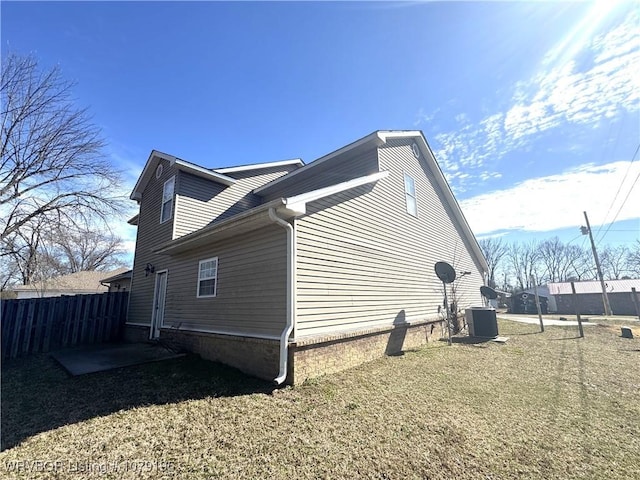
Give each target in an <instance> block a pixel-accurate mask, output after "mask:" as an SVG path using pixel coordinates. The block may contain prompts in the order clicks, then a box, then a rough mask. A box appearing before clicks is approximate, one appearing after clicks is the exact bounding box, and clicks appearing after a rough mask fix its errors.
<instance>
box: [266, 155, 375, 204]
mask: <svg viewBox="0 0 640 480" xmlns="http://www.w3.org/2000/svg"><path fill="white" fill-rule="evenodd" d="M310 165H313V164H310ZM379 171H380V170H379V167H378V155H377V153H376V149H375V148H372V149H371V150H369V151H366V152H364V153H361V154H359V155H356V156H355V157H352V158H349V159H348V161H347V160H346V159H345V157H343V156H339V157H335V158H332V159H330V160H327V161H326V162H324V163H321V164H319V165H318V166H316V167H313V168H308V170H306V171H300V172H299V173H297V174H296V175H295V176H294V177H291V179H283V180H281V181H280V182H279V184H278V185H277V186H274V189H273V191H271V189H270V190H269V191H268V192H267V193H265V194H264V200H265V202H269V201H271V200H275V199H277V198H281V197H292V196H295V195H299V194H301V193H306V192H310V191H313V190H318V189H320V188H324V187H329V186H331V185H336V184H338V183H342V182H346V181H349V180H353V179H354V178H358V177H363V176H366V175H370V174H373V173H377V172H379Z"/></svg>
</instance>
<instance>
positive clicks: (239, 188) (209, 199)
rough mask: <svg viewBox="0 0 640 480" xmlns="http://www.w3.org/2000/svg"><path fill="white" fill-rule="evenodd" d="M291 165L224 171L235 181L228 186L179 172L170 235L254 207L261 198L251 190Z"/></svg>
mask: <svg viewBox="0 0 640 480" xmlns="http://www.w3.org/2000/svg"><path fill="white" fill-rule="evenodd" d="M295 168H296V166H295V165H282V166H279V167H274V168H265V169H259V170H247V171H243V172H235V173H233V172H232V173H228V174H225V175H227V176H230V177H233V178H235V179H236V180H237V182H236V183H235V184H234V185H231V186H229V187H228V186H226V185H221V184H219V183H215V182H212V181H210V180H206V179H204V178H201V177H197V176H195V175H191V174H189V173H185V172H181V173H180V182H179V187H178V190H177V197H179V198H178V199H177V212H176V228H175V234H174V238H179V237H182V236H183V235H187V234H188V233H191V232H194V231H196V230H198V229H200V228H203V227H205V226H207V225H209V224H211V223H215V222H219V221H221V220H224V219H226V218H229V217H231V216H233V215H236V214H238V213H241V212H244V211H245V210H249V209H251V208H253V207H257V206H258V205H260V204H261V203H262V198H261V197H259V196H257V195H254V194H253V193H251V191H252V190H254V189H256V188H258V187H261V186H262V185H264V184H266V183H268V182H270V181H272V180H275V179H277V178H280V177H281V176H283V175H286V174H287V173H288V172H290V171H291V170H294V169H295Z"/></svg>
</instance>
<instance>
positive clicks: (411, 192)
mask: <svg viewBox="0 0 640 480" xmlns="http://www.w3.org/2000/svg"><path fill="white" fill-rule="evenodd" d="M404 196H405V198H406V200H407V213H408V214H410V215H413V216H414V217H417V216H418V202H417V198H416V182H415V180H414V179H413V177H411V176H409V175H407V174H406V173H405V174H404Z"/></svg>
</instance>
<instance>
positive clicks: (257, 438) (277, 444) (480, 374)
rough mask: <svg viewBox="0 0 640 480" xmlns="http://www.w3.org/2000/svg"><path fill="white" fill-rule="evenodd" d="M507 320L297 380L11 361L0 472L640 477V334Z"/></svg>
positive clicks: (38, 359) (201, 368) (185, 368)
mask: <svg viewBox="0 0 640 480" xmlns="http://www.w3.org/2000/svg"><path fill="white" fill-rule="evenodd" d="M537 332H538V328H537V326H536V325H526V324H518V323H514V322H508V321H500V334H501V335H504V336H507V337H509V340H508V341H507V342H506V343H505V344H498V343H495V342H485V343H476V344H474V343H469V342H467V341H465V339H462V338H460V339H456V340H457V341H456V342H455V343H454V344H453V346H451V347H448V346H447V344H446V342H436V343H433V344H430V345H428V346H426V347H424V348H422V349H420V350H415V351H410V352H406V353H405V354H404V355H402V356H396V357H385V358H381V359H380V360H378V361H375V362H371V363H368V364H365V365H362V366H360V367H358V368H355V369H351V370H348V371H345V372H343V373H341V374H338V375H333V376H331V377H324V378H320V379H316V380H313V381H308V382H307V383H305V384H303V385H301V386H299V387H295V388H291V387H287V388H283V389H274V388H273V387H272V386H271V385H269V384H267V383H264V382H261V381H258V380H254V379H250V378H247V377H244V376H243V375H241V374H239V373H238V372H236V371H234V370H232V369H228V368H226V367H222V366H219V365H216V364H212V363H209V362H205V361H202V360H200V359H198V358H196V357H185V358H181V359H177V360H171V361H166V362H161V363H155V364H148V365H142V366H137V367H130V368H125V369H120V370H116V371H112V372H104V373H98V374H92V375H86V376H82V377H70V376H68V375H67V374H66V373H65V371H64V370H62V368H60V367H59V366H58V365H57V364H56V363H55V361H53V360H52V359H51V358H49V357H48V356H46V355H40V356H33V357H29V358H25V359H19V360H16V361H12V362H8V363H6V364H5V365H3V368H2V446H3V448H4V451H3V452H2V453H0V471H1V472H2V473H0V477H2V478H73V479H77V478H118V479H120V478H132V479H133V478H196V479H208V478H248V479H255V478H269V479H271V478H282V479H285V478H286V479H289V478H352V479H356V478H376V479H387V478H392V479H396V478H397V479H403V478H433V479H445V478H447V479H448V478H456V479H479V478H482V479H507V478H534V479H535V478H539V479H551V478H562V479H565V478H589V479H601V478H608V479H616V478H617V479H630V478H640V370H639V368H638V366H639V365H640V340H639V339H638V338H637V337H636V338H634V339H631V340H630V339H623V338H620V329H619V327H617V326H615V325H611V326H607V325H599V326H593V327H589V328H588V329H587V328H585V335H586V336H585V338H577V328H576V327H548V328H547V329H546V331H545V333H543V334H540V333H537Z"/></svg>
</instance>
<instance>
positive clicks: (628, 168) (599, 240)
mask: <svg viewBox="0 0 640 480" xmlns="http://www.w3.org/2000/svg"><path fill="white" fill-rule="evenodd" d="M638 151H640V143H639V144H638V146H637V147H636V151H635V152H634V153H633V156H632V157H631V161H630V162H629V166H628V167H627V171H626V172H625V174H624V177H622V181H621V182H620V185H618V190H617V191H616V194H615V195H614V196H613V200H611V204H610V205H609V208H608V209H607V213H605V214H604V218H603V219H602V224H601V225H600V227H598V231H597V232H596V237H599V234H600V230H602V227H603V226H604V224H605V222H606V220H607V216H608V215H609V212H610V211H611V208H612V207H613V204H614V203H615V202H616V199H617V198H618V194H619V193H620V190H621V189H622V185H624V182H625V180H626V179H627V175H629V170H631V165H632V164H633V161H634V160H635V159H636V155H638ZM636 180H637V179H636ZM634 183H635V182H634ZM631 189H633V185H632V186H631ZM627 197H628V195H627ZM623 205H624V202H623ZM620 208H622V207H620ZM618 213H620V211H618ZM617 216H618V214H616V217H617ZM613 222H615V218H614V220H613ZM613 222H611V223H613ZM609 227H611V224H609ZM608 231H609V229H607V230H606V232H605V233H604V234H603V235H602V237H599V238H598V243H600V242H601V241H602V239H603V238H604V236H605V235H606V234H607V232H608Z"/></svg>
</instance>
